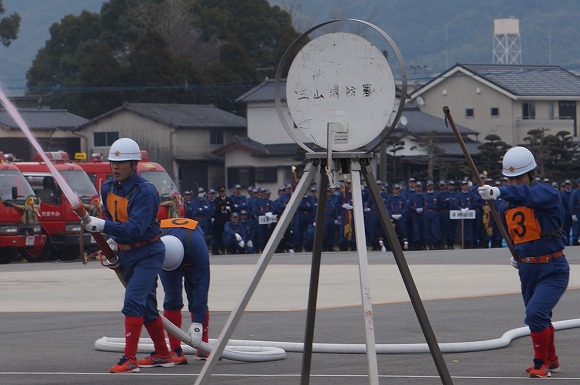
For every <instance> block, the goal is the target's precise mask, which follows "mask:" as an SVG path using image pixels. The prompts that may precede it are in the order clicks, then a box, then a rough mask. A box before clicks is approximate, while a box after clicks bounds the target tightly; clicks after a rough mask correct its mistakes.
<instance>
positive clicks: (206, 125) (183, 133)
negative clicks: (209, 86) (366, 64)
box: [76, 103, 246, 191]
mask: <svg viewBox="0 0 580 385" xmlns="http://www.w3.org/2000/svg"><path fill="white" fill-rule="evenodd" d="M245 133H246V119H244V118H242V117H240V116H237V115H234V114H231V113H229V112H226V111H223V110H220V109H218V108H216V107H215V106H213V105H196V104H157V103H124V104H123V106H121V107H119V108H117V109H115V110H112V111H110V112H107V113H106V114H103V115H101V116H99V117H96V118H94V119H92V120H90V121H88V122H86V123H84V124H82V125H81V126H80V127H79V129H78V132H77V133H76V134H77V135H79V136H80V137H81V138H82V140H81V149H82V151H83V152H86V153H88V154H93V153H101V154H103V155H106V154H107V153H108V150H109V147H110V146H111V144H112V143H113V142H114V141H115V140H117V139H118V138H121V137H129V138H132V139H134V140H135V141H137V143H139V146H140V148H141V149H142V150H146V151H148V153H149V159H150V160H151V161H154V162H157V163H159V164H161V165H162V166H163V167H164V168H165V169H166V170H167V172H168V173H169V174H170V175H171V176H172V177H173V179H174V181H175V182H176V183H177V184H178V186H179V189H180V190H181V191H184V190H191V189H194V188H195V187H203V188H215V187H218V186H220V185H222V184H223V183H224V180H225V174H224V172H225V171H224V170H225V168H224V160H223V158H221V157H219V156H217V155H215V154H213V151H214V150H216V149H218V148H220V147H222V146H223V145H224V144H226V143H231V142H232V141H233V140H234V137H235V136H239V135H245Z"/></svg>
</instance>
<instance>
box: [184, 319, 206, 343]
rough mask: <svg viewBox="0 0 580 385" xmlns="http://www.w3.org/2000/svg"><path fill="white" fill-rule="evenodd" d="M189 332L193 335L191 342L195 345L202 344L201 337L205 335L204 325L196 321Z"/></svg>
mask: <svg viewBox="0 0 580 385" xmlns="http://www.w3.org/2000/svg"><path fill="white" fill-rule="evenodd" d="M187 334H189V335H190V336H191V342H192V343H193V345H194V346H195V347H198V346H199V345H200V344H201V338H202V336H203V325H202V324H200V323H199V322H194V323H192V324H191V326H190V327H189V330H188V331H187Z"/></svg>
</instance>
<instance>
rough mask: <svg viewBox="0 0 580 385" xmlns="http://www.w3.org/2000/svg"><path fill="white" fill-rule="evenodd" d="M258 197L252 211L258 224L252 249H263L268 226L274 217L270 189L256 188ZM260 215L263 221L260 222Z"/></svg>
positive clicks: (268, 235) (266, 239)
mask: <svg viewBox="0 0 580 385" xmlns="http://www.w3.org/2000/svg"><path fill="white" fill-rule="evenodd" d="M258 194H259V196H258V198H257V199H256V200H255V201H254V208H253V211H254V213H255V215H256V217H257V220H258V222H257V223H258V225H257V227H256V242H257V243H254V249H256V250H257V251H262V250H264V246H266V243H267V242H268V238H269V237H270V227H271V223H272V222H271V221H272V220H273V219H272V218H273V217H274V213H273V210H274V205H273V202H272V201H271V200H270V190H268V189H264V188H260V189H259V190H258ZM260 217H262V218H261V220H262V221H263V222H262V223H260Z"/></svg>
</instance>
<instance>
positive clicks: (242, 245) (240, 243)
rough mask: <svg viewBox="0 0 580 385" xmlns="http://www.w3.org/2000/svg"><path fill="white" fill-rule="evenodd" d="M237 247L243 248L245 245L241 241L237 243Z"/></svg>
mask: <svg viewBox="0 0 580 385" xmlns="http://www.w3.org/2000/svg"><path fill="white" fill-rule="evenodd" d="M238 245H240V247H242V248H243V247H244V246H245V245H246V243H245V242H244V241H243V240H242V241H239V242H238Z"/></svg>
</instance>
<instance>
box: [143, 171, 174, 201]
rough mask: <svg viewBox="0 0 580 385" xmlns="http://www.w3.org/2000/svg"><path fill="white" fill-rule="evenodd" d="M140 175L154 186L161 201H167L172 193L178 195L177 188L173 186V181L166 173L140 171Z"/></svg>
mask: <svg viewBox="0 0 580 385" xmlns="http://www.w3.org/2000/svg"><path fill="white" fill-rule="evenodd" d="M140 174H141V176H142V177H143V178H145V179H147V180H148V181H149V182H151V183H152V184H153V185H154V186H155V188H156V189H157V191H158V192H159V196H160V197H161V200H162V201H163V200H164V198H165V199H168V198H169V197H171V196H172V195H173V194H174V193H178V191H177V187H176V186H175V183H173V179H171V177H170V176H169V174H168V173H167V172H165V171H141V172H140Z"/></svg>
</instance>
